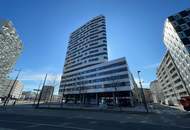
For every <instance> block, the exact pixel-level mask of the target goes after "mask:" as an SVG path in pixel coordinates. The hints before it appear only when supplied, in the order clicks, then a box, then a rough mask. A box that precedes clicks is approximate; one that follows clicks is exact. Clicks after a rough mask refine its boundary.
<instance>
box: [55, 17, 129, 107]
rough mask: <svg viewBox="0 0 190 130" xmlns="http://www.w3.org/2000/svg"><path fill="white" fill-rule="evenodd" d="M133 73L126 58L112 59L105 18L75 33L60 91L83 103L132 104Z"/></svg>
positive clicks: (72, 35)
mask: <svg viewBox="0 0 190 130" xmlns="http://www.w3.org/2000/svg"><path fill="white" fill-rule="evenodd" d="M131 86H132V83H131V73H130V71H129V68H128V65H127V62H126V60H125V58H119V59H116V60H112V61H108V53H107V40H106V24H105V17H104V16H102V15H100V16H97V17H95V18H93V19H92V20H90V21H89V22H87V23H86V24H85V25H83V26H81V27H80V28H79V29H77V30H76V31H74V32H73V33H71V35H70V40H69V45H68V48H67V53H66V59H65V65H64V72H63V75H62V77H61V84H60V89H59V94H60V95H63V96H64V97H65V98H66V99H70V100H74V101H75V102H78V100H79V101H80V102H83V103H92V102H94V103H99V102H100V101H103V100H112V101H113V100H114V103H116V102H122V101H123V100H124V102H126V104H130V103H131ZM116 97H117V98H116Z"/></svg>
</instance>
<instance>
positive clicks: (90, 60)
mask: <svg viewBox="0 0 190 130" xmlns="http://www.w3.org/2000/svg"><path fill="white" fill-rule="evenodd" d="M97 60H98V58H94V59H89V60H88V61H89V62H92V61H97Z"/></svg>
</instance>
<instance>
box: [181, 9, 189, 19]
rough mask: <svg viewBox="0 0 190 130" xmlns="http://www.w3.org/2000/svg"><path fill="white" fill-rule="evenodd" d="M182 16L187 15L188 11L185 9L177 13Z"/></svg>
mask: <svg viewBox="0 0 190 130" xmlns="http://www.w3.org/2000/svg"><path fill="white" fill-rule="evenodd" d="M179 14H180V15H181V16H182V17H185V16H187V15H188V13H187V11H185V10H184V11H181V12H180V13H179Z"/></svg>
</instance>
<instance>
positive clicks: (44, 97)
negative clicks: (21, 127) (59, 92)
mask: <svg viewBox="0 0 190 130" xmlns="http://www.w3.org/2000/svg"><path fill="white" fill-rule="evenodd" d="M53 92H54V87H53V86H51V85H45V86H44V87H43V88H42V91H41V99H40V101H44V102H49V101H50V100H51V99H52V96H53Z"/></svg>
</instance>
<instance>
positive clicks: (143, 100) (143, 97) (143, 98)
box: [137, 71, 148, 113]
mask: <svg viewBox="0 0 190 130" xmlns="http://www.w3.org/2000/svg"><path fill="white" fill-rule="evenodd" d="M140 72H141V71H137V73H138V78H139V84H140V87H141V97H142V102H143V104H144V107H145V109H146V112H147V113H148V106H147V103H146V99H145V95H144V91H143V87H142V83H141V79H140Z"/></svg>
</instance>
